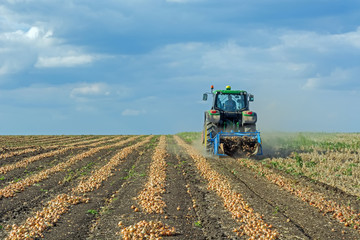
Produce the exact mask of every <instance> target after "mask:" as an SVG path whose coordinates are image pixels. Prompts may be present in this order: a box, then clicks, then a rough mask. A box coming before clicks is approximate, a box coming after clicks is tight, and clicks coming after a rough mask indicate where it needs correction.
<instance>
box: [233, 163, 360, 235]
mask: <svg viewBox="0 0 360 240" xmlns="http://www.w3.org/2000/svg"><path fill="white" fill-rule="evenodd" d="M238 160H239V163H241V164H242V165H244V166H247V167H248V168H250V169H252V170H253V171H256V172H259V171H260V172H261V174H262V175H263V176H265V178H266V179H268V180H269V181H270V182H272V183H274V184H276V185H277V186H279V187H280V188H282V189H284V190H286V191H288V192H290V193H291V194H293V195H295V196H297V197H299V198H300V199H301V200H302V201H304V202H307V203H308V204H309V205H311V206H313V207H315V208H317V209H318V210H319V211H320V212H322V213H323V214H324V215H325V214H331V216H332V217H333V218H334V219H336V220H337V221H339V222H341V223H343V224H344V225H345V226H346V227H352V228H354V229H356V230H360V213H359V212H357V211H355V210H353V209H351V207H350V206H343V205H341V204H338V203H336V202H335V201H332V200H327V199H326V197H325V196H324V195H323V194H322V193H320V192H315V191H312V190H311V189H309V188H308V187H305V186H302V185H299V184H293V181H292V180H291V179H289V178H286V177H284V176H281V175H279V174H276V173H275V172H274V171H273V170H271V169H269V168H265V167H264V166H262V165H261V164H258V163H255V162H253V161H251V160H249V159H238ZM359 233H360V231H359Z"/></svg>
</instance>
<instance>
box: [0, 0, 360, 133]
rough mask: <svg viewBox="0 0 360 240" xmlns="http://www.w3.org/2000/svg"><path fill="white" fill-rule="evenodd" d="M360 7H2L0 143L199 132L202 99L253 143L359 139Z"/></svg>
mask: <svg viewBox="0 0 360 240" xmlns="http://www.w3.org/2000/svg"><path fill="white" fill-rule="evenodd" d="M359 63H360V2H359V1H355V0H349V1H338V0H334V1H325V0H321V1H320V0H311V1H310V0H299V1H289V0H278V1H275V0H259V1H254V0H243V1H239V0H222V1H218V0H121V1H118V0H117V1H115V0H104V1H88V0H86V1H85V0H36V1H35V0H3V1H1V3H0V111H1V113H0V134H166V133H169V134H172V133H177V132H181V131H201V128H202V124H203V112H204V111H205V110H206V109H207V108H209V102H202V101H201V99H202V93H203V92H206V91H208V90H209V87H210V85H211V84H213V85H215V88H216V89H222V88H224V87H225V86H226V85H231V86H232V88H233V89H244V90H247V91H248V92H251V93H253V94H254V95H255V102H254V103H253V104H252V110H254V111H256V112H257V113H258V118H259V120H258V128H259V130H261V131H271V130H280V131H326V132H342V131H344V132H359V131H360V127H359V126H360V125H359V124H358V123H359V122H360V111H359V110H360V107H359V103H360V79H359V76H360V65H359Z"/></svg>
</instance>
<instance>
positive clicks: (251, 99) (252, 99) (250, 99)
mask: <svg viewBox="0 0 360 240" xmlns="http://www.w3.org/2000/svg"><path fill="white" fill-rule="evenodd" d="M249 101H250V102H253V101H254V95H252V94H250V95H249Z"/></svg>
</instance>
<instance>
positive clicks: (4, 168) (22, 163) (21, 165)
mask: <svg viewBox="0 0 360 240" xmlns="http://www.w3.org/2000/svg"><path fill="white" fill-rule="evenodd" d="M121 138H123V137H118V138H117V140H119V139H121ZM106 142H107V140H103V141H99V142H95V143H92V144H84V145H79V146H73V147H65V148H61V149H58V150H55V151H51V152H46V153H42V154H38V155H35V156H32V157H28V158H25V159H23V160H21V161H19V162H16V163H13V164H7V165H5V166H2V167H0V174H5V173H7V172H9V171H11V170H14V169H17V168H24V167H26V166H27V165H28V164H29V163H32V162H35V161H38V160H40V159H43V158H47V157H53V156H56V155H59V154H62V153H65V152H67V151H70V150H73V149H79V148H84V147H93V146H97V145H100V144H103V143H106Z"/></svg>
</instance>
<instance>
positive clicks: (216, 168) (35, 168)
mask: <svg viewBox="0 0 360 240" xmlns="http://www.w3.org/2000/svg"><path fill="white" fill-rule="evenodd" d="M114 138H115V136H114ZM114 138H113V139H114ZM125 138H128V137H125ZM144 140H146V138H145V137H140V138H136V139H133V140H131V141H129V142H127V143H125V144H123V145H113V144H114V141H112V142H108V143H104V144H102V145H101V146H105V145H110V144H112V145H113V146H112V147H110V148H107V149H102V150H99V151H98V152H96V153H94V154H92V155H89V156H87V157H85V158H83V159H81V160H79V161H77V162H75V163H74V164H72V165H70V166H68V167H67V168H66V169H64V170H63V171H58V172H54V173H53V174H52V175H51V176H49V177H48V178H46V179H44V180H42V181H40V182H37V183H35V184H33V185H31V186H29V187H25V188H24V189H23V190H19V191H18V192H17V193H16V195H15V196H14V197H0V225H1V230H0V238H1V239H5V238H6V237H8V236H9V234H10V233H11V230H12V228H11V227H9V228H7V229H5V227H6V226H7V225H10V226H11V225H13V224H16V225H17V226H22V225H24V223H25V221H26V220H27V219H30V218H31V217H34V216H35V213H36V212H37V211H42V209H43V208H44V207H46V206H48V204H47V203H48V202H49V201H51V200H53V199H55V198H56V197H57V196H60V195H61V194H67V195H69V196H70V195H71V196H79V197H82V198H84V199H85V198H86V199H87V201H85V200H84V202H80V203H78V204H65V205H64V207H63V208H64V209H66V211H65V212H63V213H61V214H60V215H59V218H58V220H56V221H54V222H51V223H48V224H47V225H48V226H47V227H46V228H45V230H44V231H42V232H41V235H43V237H44V239H122V237H123V236H124V235H122V234H121V230H122V229H125V227H129V226H132V225H135V224H136V223H139V222H141V221H143V220H146V221H148V222H149V221H161V222H162V223H164V224H166V225H167V226H168V227H169V229H171V228H175V231H174V232H169V235H171V236H163V239H249V238H251V237H253V239H259V238H260V237H261V236H263V237H264V239H267V238H266V237H265V236H270V235H271V234H273V235H271V236H276V237H278V238H279V239H360V233H359V231H357V230H355V229H354V228H353V226H349V227H346V226H345V225H344V224H343V223H341V222H339V221H338V220H336V219H335V218H333V217H332V214H331V213H323V212H320V211H319V210H318V208H315V207H313V206H311V205H310V204H309V203H308V202H306V201H303V200H302V199H300V198H299V197H298V196H296V195H294V194H292V193H290V192H288V191H286V190H284V189H282V188H281V187H279V186H278V185H276V184H274V183H272V182H271V181H269V180H268V179H267V178H265V176H264V175H263V174H262V173H261V172H256V171H254V170H253V169H252V168H251V167H246V166H244V163H243V162H241V161H240V160H239V159H234V158H220V159H219V158H215V157H206V158H201V154H199V153H198V154H199V155H191V152H189V151H187V150H186V149H185V148H184V147H182V146H181V145H180V144H179V140H177V139H176V137H173V136H167V137H166V152H167V154H166V156H165V158H164V160H165V162H166V167H165V169H164V170H165V173H166V178H165V183H164V186H163V187H164V189H165V191H164V192H160V193H156V196H157V199H161V200H162V201H163V202H165V204H166V206H165V207H164V208H163V213H152V214H149V213H146V212H145V211H144V209H142V207H141V206H140V204H139V202H138V200H137V199H136V198H137V197H138V196H139V193H140V192H141V191H142V190H143V189H144V186H146V183H147V181H148V179H149V167H150V165H151V163H152V162H153V161H154V160H153V159H152V156H153V154H154V152H155V149H156V148H157V146H158V143H159V136H152V137H150V138H149V140H148V142H146V141H145V142H144V143H143V145H141V146H138V147H136V148H135V149H133V150H131V149H128V148H127V147H129V146H133V145H134V144H135V143H139V142H141V141H144ZM79 141H80V140H79ZM109 141H110V140H109ZM119 141H120V140H118V142H119ZM180 141H181V140H180ZM89 149H91V148H78V149H74V150H72V151H69V152H65V153H63V154H59V155H56V156H53V157H48V158H44V159H40V160H38V161H36V162H32V163H30V164H29V165H28V166H27V167H26V168H17V169H15V170H12V171H9V172H7V173H5V174H2V175H0V177H2V178H1V179H2V180H1V181H0V184H1V185H0V187H1V189H3V188H4V187H6V186H8V185H10V183H9V182H10V181H14V182H16V181H18V180H19V179H21V180H24V179H26V178H28V177H30V176H32V175H34V174H37V173H40V172H41V171H44V170H46V169H49V168H51V167H52V166H56V165H57V164H59V163H61V162H65V161H67V160H69V159H71V158H72V157H74V156H77V155H80V154H82V153H84V152H85V151H88V150H89ZM125 149H127V150H125ZM122 151H126V152H127V153H128V155H126V157H124V159H120V160H119V161H118V162H116V164H113V165H112V168H110V171H111V173H112V174H111V175H110V176H106V177H104V178H102V179H101V180H99V181H100V186H99V187H98V188H96V187H94V188H91V190H87V191H85V192H84V193H81V194H79V193H77V192H74V191H73V189H75V188H76V187H77V186H79V185H80V183H81V182H85V181H87V180H89V179H91V177H92V176H93V175H94V174H95V173H96V174H95V175H100V173H102V171H100V170H102V169H107V168H106V166H107V164H108V163H109V162H110V160H111V159H114V156H115V155H116V154H117V153H120V152H122ZM34 154H40V152H35V153H33V155H34ZM29 156H30V155H29V154H27V155H24V156H17V157H12V158H11V161H9V160H5V159H4V161H3V160H0V167H1V166H4V165H6V164H9V163H11V162H12V163H15V162H17V161H21V160H22V159H23V158H24V157H29ZM194 156H195V157H194ZM199 156H200V157H199ZM120 158H121V157H120ZM198 158H201V159H200V160H199V159H198ZM250 161H259V160H250ZM204 165H206V167H207V168H205V167H204V168H203V166H204ZM98 170H99V171H98ZM96 171H97V172H96ZM203 171H211V174H217V175H216V176H219V179H220V180H221V181H223V182H224V185H220V186H221V187H222V186H225V187H226V188H229V189H230V191H229V192H228V193H226V194H222V193H221V192H219V191H217V187H218V185H216V184H218V183H219V181H220V180H219V181H217V182H215V183H212V180H213V179H212V176H213V175H210V172H209V175H207V174H204V172H203ZM201 173H202V174H201ZM278 174H281V175H284V173H282V172H278ZM104 176H105V175H104ZM209 176H211V177H209ZM214 176H215V175H214ZM284 177H286V178H288V179H292V181H293V184H295V185H304V186H307V187H308V188H309V189H312V190H313V191H316V192H318V193H321V194H322V195H323V196H325V198H326V199H329V200H332V201H336V202H338V203H339V204H348V205H350V206H351V207H352V208H354V209H357V211H359V209H360V208H359V205H358V200H357V199H356V198H355V197H353V196H351V195H347V194H345V193H344V192H342V191H340V190H338V189H336V188H332V187H329V186H327V185H325V184H320V183H317V182H315V181H310V180H308V179H306V178H295V177H293V176H288V175H284ZM12 184H13V183H12ZM214 184H215V185H214ZM230 195H231V196H235V197H236V198H237V199H232V200H231V201H235V202H236V204H235V206H231V207H229V204H230V203H229V202H227V201H228V199H227V197H228V196H229V197H230ZM229 201H230V200H229ZM240 203H241V204H243V203H244V205H240ZM241 206H245V207H241ZM232 211H233V212H232ZM234 211H240V212H241V211H243V212H241V213H242V214H239V215H238V216H235V215H234V214H235V213H234ZM249 219H252V220H251V221H256V224H259V225H256V226H259V229H258V231H254V232H252V231H247V230H246V229H247V228H246V227H247V226H255V225H254V224H250V223H249V221H250V220H249ZM119 222H121V224H120V225H121V226H119ZM24 226H25V225H24ZM17 229H19V228H17ZM24 229H25V228H24ZM234 230H235V231H234ZM18 231H20V230H18ZM23 231H25V230H23ZM26 231H27V230H26ZM132 231H134V232H136V229H134V230H132ZM154 231H155V230H154ZM12 233H13V234H14V232H12ZM28 234H32V233H31V232H28ZM141 234H143V236H145V234H146V233H145V231H143V233H141ZM159 234H160V235H161V233H159ZM256 234H258V235H256ZM266 234H269V235H266ZM19 236H20V235H19ZM21 236H25V235H21ZM32 236H37V237H35V238H40V234H38V235H32ZM130 239H131V238H130Z"/></svg>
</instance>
